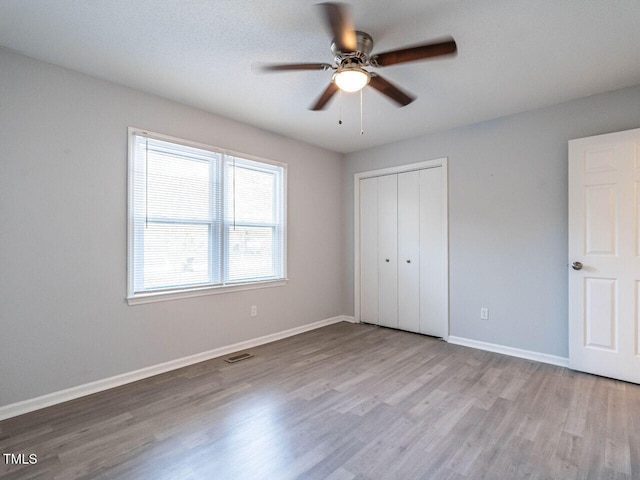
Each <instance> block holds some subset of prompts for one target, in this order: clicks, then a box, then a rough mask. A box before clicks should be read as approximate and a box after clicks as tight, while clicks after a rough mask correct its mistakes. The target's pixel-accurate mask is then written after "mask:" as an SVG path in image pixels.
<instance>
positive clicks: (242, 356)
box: [224, 352, 253, 363]
mask: <svg viewBox="0 0 640 480" xmlns="http://www.w3.org/2000/svg"><path fill="white" fill-rule="evenodd" d="M251 357H253V354H251V353H246V352H245V353H237V354H235V355H232V356H230V357H227V358H225V359H224V361H225V362H227V363H236V362H239V361H240V360H246V359H247V358H251Z"/></svg>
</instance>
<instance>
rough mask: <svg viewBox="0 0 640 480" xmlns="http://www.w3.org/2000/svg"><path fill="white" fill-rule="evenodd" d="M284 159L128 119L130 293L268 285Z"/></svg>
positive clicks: (280, 227)
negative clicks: (148, 128)
mask: <svg viewBox="0 0 640 480" xmlns="http://www.w3.org/2000/svg"><path fill="white" fill-rule="evenodd" d="M285 183H286V166H285V165H283V164H280V163H275V162H268V161H264V160H257V159H252V158H248V157H247V156H246V155H240V154H236V153H233V154H231V153H229V152H225V151H222V150H218V149H216V148H212V147H208V146H203V145H196V144H191V143H189V142H186V141H182V140H177V139H174V138H169V137H164V136H161V135H157V134H151V133H148V132H143V131H140V130H135V129H130V137H129V295H128V299H129V303H130V304H131V303H142V302H144V301H150V300H152V299H158V297H161V298H172V297H176V296H178V297H181V296H192V295H199V294H205V293H211V292H214V291H221V290H224V287H229V288H232V287H235V288H236V289H237V288H247V287H256V286H262V285H271V284H274V282H275V283H278V282H280V283H279V284H281V283H282V281H283V280H284V279H285V277H286V271H285V239H286V228H285Z"/></svg>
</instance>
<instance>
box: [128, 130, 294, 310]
mask: <svg viewBox="0 0 640 480" xmlns="http://www.w3.org/2000/svg"><path fill="white" fill-rule="evenodd" d="M135 136H142V137H148V138H150V139H154V140H160V141H164V142H170V143H174V144H177V145H183V146H186V147H192V148H197V149H201V150H205V151H209V152H212V153H214V154H217V155H220V157H221V158H220V166H221V168H220V175H221V176H222V177H224V175H225V173H224V172H225V162H227V159H226V157H227V156H229V157H236V158H239V159H244V160H249V161H253V162H259V163H262V164H266V165H273V166H276V167H280V168H282V196H281V197H279V198H277V199H276V200H279V201H281V202H282V206H281V207H282V210H281V211H282V223H281V225H282V277H281V278H274V279H266V280H249V281H230V282H228V283H225V281H226V279H225V277H226V276H227V275H228V272H227V271H226V270H225V268H226V264H227V263H228V255H227V252H226V250H227V243H228V235H227V231H226V230H227V221H226V218H225V213H224V209H223V211H222V218H221V219H219V223H220V231H221V240H222V243H221V246H220V248H221V249H222V253H221V255H220V256H221V262H222V263H223V264H224V266H222V265H221V267H222V268H223V272H222V278H221V282H222V283H220V284H207V285H192V286H188V285H187V286H180V287H167V288H158V289H155V290H150V291H144V292H136V291H135V274H136V272H135V269H134V258H135V249H136V245H135V239H134V235H135V228H134V227H135V225H134V223H135V215H134V207H135V206H134V189H135V176H134V175H135V171H134V169H135V163H134V154H135V140H134V138H135ZM127 141H128V154H127V161H128V167H127V296H126V301H127V303H128V304H129V305H138V304H144V303H151V302H158V301H166V300H175V299H179V298H190V297H199V296H203V295H212V294H221V293H230V292H235V291H243V290H253V289H258V288H268V287H278V286H283V285H286V284H287V282H288V277H287V205H288V201H287V167H288V165H287V164H286V163H283V162H277V161H274V160H269V159H265V158H262V157H257V156H255V155H248V154H245V153H241V152H236V151H232V150H227V149H222V148H218V147H214V146H212V145H208V144H204V143H200V142H194V141H190V140H185V139H182V138H177V137H173V136H169V135H164V134H161V133H156V132H151V131H149V130H146V129H141V128H136V127H129V128H128V135H127ZM222 188H223V192H222V195H223V196H224V194H225V193H224V188H225V183H224V181H223V182H222ZM276 228H277V227H276ZM209 261H210V262H211V261H212V259H209Z"/></svg>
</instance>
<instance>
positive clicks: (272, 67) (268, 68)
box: [256, 63, 333, 72]
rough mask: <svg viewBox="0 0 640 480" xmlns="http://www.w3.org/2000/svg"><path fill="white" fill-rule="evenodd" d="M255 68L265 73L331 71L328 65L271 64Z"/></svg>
mask: <svg viewBox="0 0 640 480" xmlns="http://www.w3.org/2000/svg"><path fill="white" fill-rule="evenodd" d="M256 68H258V69H259V70H263V71H265V72H286V71H290V70H331V69H332V68H333V67H332V66H331V65H329V64H328V63H273V64H266V65H258V66H257V67H256Z"/></svg>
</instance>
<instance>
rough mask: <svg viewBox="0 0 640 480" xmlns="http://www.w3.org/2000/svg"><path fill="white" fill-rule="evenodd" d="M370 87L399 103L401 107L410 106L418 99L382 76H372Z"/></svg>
mask: <svg viewBox="0 0 640 480" xmlns="http://www.w3.org/2000/svg"><path fill="white" fill-rule="evenodd" d="M369 85H370V86H372V87H373V88H375V89H376V90H378V91H379V92H380V93H382V94H383V95H386V96H387V97H389V98H390V99H391V100H393V101H394V102H396V103H398V104H399V105H400V106H401V107H405V106H407V105H409V104H410V103H411V102H413V101H414V100H415V99H416V97H414V96H413V95H409V94H408V93H406V92H403V91H402V90H400V89H399V88H398V87H396V86H395V85H394V84H392V83H390V82H388V81H387V80H385V79H384V78H382V77H381V76H380V75H371V80H369Z"/></svg>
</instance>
